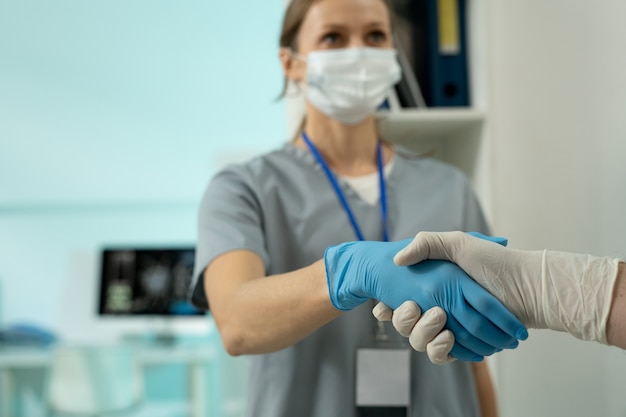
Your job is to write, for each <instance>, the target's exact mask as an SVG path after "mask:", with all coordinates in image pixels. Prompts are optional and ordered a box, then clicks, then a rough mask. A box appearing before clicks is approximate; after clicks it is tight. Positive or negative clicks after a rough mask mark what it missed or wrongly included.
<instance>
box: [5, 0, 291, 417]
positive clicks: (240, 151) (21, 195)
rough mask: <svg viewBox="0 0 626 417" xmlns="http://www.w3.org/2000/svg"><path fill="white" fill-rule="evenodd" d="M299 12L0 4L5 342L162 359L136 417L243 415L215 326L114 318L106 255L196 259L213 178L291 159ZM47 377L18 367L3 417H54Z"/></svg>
mask: <svg viewBox="0 0 626 417" xmlns="http://www.w3.org/2000/svg"><path fill="white" fill-rule="evenodd" d="M283 8H284V4H283V3H282V2H281V1H280V0H277V1H275V2H273V4H270V3H265V2H246V4H245V6H242V4H241V3H239V2H218V1H212V0H211V1H195V0H191V1H184V2H156V3H155V2H152V1H142V0H139V1H130V2H129V1H117V0H114V1H107V2H100V1H93V2H84V1H76V0H59V1H54V2H44V1H30V0H27V1H21V0H20V1H14V0H0V329H3V328H4V329H5V330H8V329H12V330H14V333H19V334H20V335H21V336H23V337H25V338H27V337H30V339H36V338H37V337H39V338H40V339H41V340H42V341H47V340H48V338H49V336H50V335H53V336H54V337H55V338H56V340H57V341H63V342H67V343H68V344H72V345H80V346H84V345H96V344H109V343H115V342H116V341H119V340H120V339H133V340H135V341H136V342H137V343H138V344H139V345H141V347H144V346H149V348H146V350H147V351H146V353H145V354H144V355H143V356H145V355H147V356H148V359H147V361H148V362H149V363H148V364H147V365H146V367H145V401H144V403H143V404H142V406H141V407H139V408H137V409H135V410H133V411H132V412H128V415H133V416H134V415H142V416H143V415H146V416H161V415H163V416H188V415H194V416H208V415H211V416H228V415H240V413H241V410H243V405H244V399H243V398H244V396H245V377H244V374H245V358H244V359H241V360H233V359H231V358H229V357H228V356H227V355H226V354H225V353H224V352H223V350H222V346H221V344H220V342H219V339H217V338H216V331H215V329H214V327H213V325H212V322H211V317H210V316H200V317H198V316H188V315H171V314H125V315H120V316H114V315H101V314H98V303H99V298H100V291H101V287H100V278H101V274H102V270H101V264H102V255H103V250H104V249H105V248H125V249H129V248H153V249H170V248H181V247H188V246H194V245H195V239H196V218H197V209H198V206H199V202H200V198H201V196H202V194H203V192H204V188H205V186H206V184H207V182H208V180H209V178H210V177H211V175H212V174H213V173H214V172H215V171H216V170H217V169H219V168H220V167H222V166H223V165H224V164H227V163H229V162H237V161H243V160H246V159H248V158H250V157H251V156H253V155H255V154H257V153H258V152H260V151H263V150H266V149H269V148H271V147H273V146H276V145H278V144H280V143H282V142H284V141H285V139H286V126H287V125H286V120H285V119H286V116H285V113H286V111H285V104H284V103H283V102H275V100H274V99H275V98H276V97H277V96H278V94H279V93H280V91H281V88H282V77H281V72H280V66H279V62H278V59H277V57H278V49H277V43H278V36H279V29H280V28H279V24H280V20H281V17H282V12H283ZM18 330H19V332H18ZM40 331H41V332H42V334H41V335H40V334H39V332H40ZM48 333H49V334H48ZM163 335H165V336H167V340H166V341H165V342H166V343H160V342H163V341H162V340H160V339H159V343H152V339H155V338H161V336H163ZM31 336H32V337H31ZM24 343H26V342H24ZM153 345H157V346H156V347H155V346H153ZM153 348H154V349H153ZM169 348H171V349H173V350H172V351H171V352H170V351H167V349H169ZM21 349H22V350H23V349H27V348H26V347H23V348H21ZM23 351H24V350H23ZM168 357H169V358H170V359H168ZM172 358H173V359H172ZM47 360H48V359H47V358H44V357H42V356H41V355H37V354H35V355H31V356H29V357H27V358H20V357H6V358H5V359H4V361H5V362H7V361H12V362H13V365H15V366H16V367H17V368H19V369H17V370H14V371H12V372H11V374H10V378H9V377H7V376H6V375H4V378H0V386H1V387H2V388H3V389H5V388H6V390H5V392H10V393H11V395H12V396H13V398H2V397H0V414H1V413H4V415H6V416H28V417H36V416H44V415H46V416H47V415H48V404H47V400H46V398H45V391H46V390H45V388H46V387H45V386H44V385H45V372H44V367H43V366H41V364H42V363H43V362H45V361H47ZM2 361H3V359H2V358H1V357H0V369H2ZM198 363H199V364H200V365H199V366H197V365H198ZM192 365H194V366H192ZM200 373H201V374H202V375H199V374H200ZM1 374H2V373H0V375H1ZM194 384H195V385H194ZM203 387H204V388H206V394H205V395H202V394H201V391H202V390H203ZM194 390H195V391H194ZM0 395H1V394H0ZM194 395H195V396H196V397H195V398H194ZM201 396H203V397H204V398H200V399H198V398H197V397H201ZM192 400H193V401H192ZM9 402H10V403H11V405H9ZM194 407H195V408H194ZM4 415H3V416H4Z"/></svg>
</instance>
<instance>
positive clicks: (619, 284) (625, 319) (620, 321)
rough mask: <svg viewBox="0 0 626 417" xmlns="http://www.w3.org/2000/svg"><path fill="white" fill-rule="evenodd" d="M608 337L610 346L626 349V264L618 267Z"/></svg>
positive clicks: (608, 324)
mask: <svg viewBox="0 0 626 417" xmlns="http://www.w3.org/2000/svg"><path fill="white" fill-rule="evenodd" d="M606 337H607V341H608V342H609V345H613V346H618V347H620V348H622V349H626V263H620V264H619V266H618V271H617V280H616V281H615V287H614V290H613V301H612V303H611V312H610V313H609V319H608V321H607V324H606Z"/></svg>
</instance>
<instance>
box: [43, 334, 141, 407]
mask: <svg viewBox="0 0 626 417" xmlns="http://www.w3.org/2000/svg"><path fill="white" fill-rule="evenodd" d="M143 397H144V387H143V372H142V369H141V363H140V360H139V355H138V352H137V350H136V349H135V348H133V347H131V346H117V345H116V346H57V347H56V348H55V350H54V352H53V354H52V363H51V369H50V376H49V381H48V395H47V400H48V407H49V409H50V411H52V412H53V413H54V414H60V415H83V416H93V417H96V416H102V415H106V414H109V413H117V412H121V411H125V410H130V409H132V408H134V407H136V406H138V405H139V404H140V403H141V402H143Z"/></svg>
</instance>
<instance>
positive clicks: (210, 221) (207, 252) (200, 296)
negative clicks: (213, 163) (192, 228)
mask: <svg viewBox="0 0 626 417" xmlns="http://www.w3.org/2000/svg"><path fill="white" fill-rule="evenodd" d="M262 219H263V216H262V207H261V201H260V199H259V195H258V192H257V191H256V185H255V182H254V179H253V177H252V176H251V175H247V171H245V168H244V167H241V166H236V167H231V168H227V169H225V170H224V171H221V172H220V173H218V174H217V175H216V176H215V177H214V178H213V179H212V180H211V182H210V183H209V186H208V187H207V190H206V192H205V194H204V197H203V199H202V203H201V204H200V210H199V213H198V240H197V244H196V258H195V265H194V274H193V280H192V283H191V288H190V300H191V302H192V304H193V305H194V306H196V307H197V308H200V309H203V310H207V309H208V308H209V305H208V300H207V297H206V294H205V293H204V278H203V275H204V270H205V269H206V267H207V265H208V264H209V263H210V262H211V261H212V260H213V259H215V258H216V257H217V256H219V255H222V254H224V253H226V252H230V251H233V250H238V249H247V250H250V251H253V252H255V253H257V254H258V255H259V256H260V257H261V258H262V259H263V262H264V264H265V266H266V270H267V266H268V264H269V255H268V254H267V250H266V246H265V236H264V233H263V222H262Z"/></svg>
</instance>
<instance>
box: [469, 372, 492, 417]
mask: <svg viewBox="0 0 626 417" xmlns="http://www.w3.org/2000/svg"><path fill="white" fill-rule="evenodd" d="M472 370H473V371H474V380H475V381H476V392H477V394H478V402H479V405H480V413H481V415H482V417H498V406H497V403H496V394H495V392H494V390H493V384H492V382H491V374H490V372H489V367H488V366H487V363H486V362H475V363H472Z"/></svg>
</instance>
